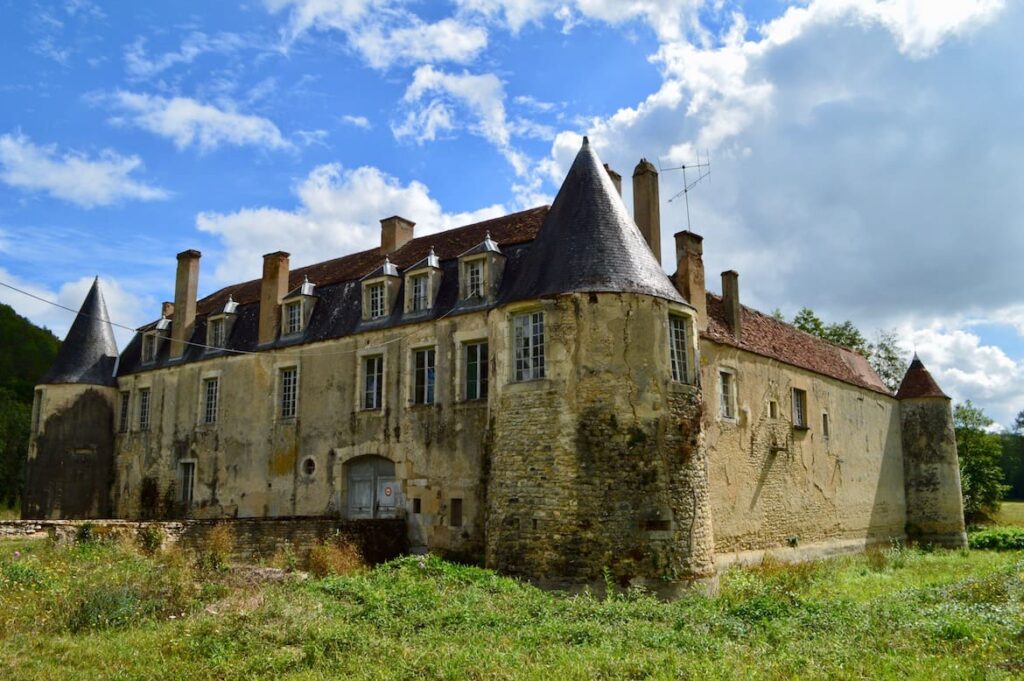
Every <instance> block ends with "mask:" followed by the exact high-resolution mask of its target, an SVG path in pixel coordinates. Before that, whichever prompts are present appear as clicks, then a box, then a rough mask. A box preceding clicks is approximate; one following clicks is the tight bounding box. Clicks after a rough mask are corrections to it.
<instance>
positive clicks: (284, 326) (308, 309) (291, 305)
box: [281, 278, 316, 336]
mask: <svg viewBox="0 0 1024 681" xmlns="http://www.w3.org/2000/svg"><path fill="white" fill-rule="evenodd" d="M315 288H316V287H315V286H313V284H311V283H310V281H309V279H306V278H303V281H302V284H301V285H300V286H299V287H298V288H296V289H295V290H294V291H292V292H291V293H289V294H288V295H287V296H285V297H284V300H282V301H281V335H282V336H294V335H296V334H299V333H302V332H303V331H305V330H306V325H307V324H308V323H309V317H310V315H311V314H312V312H313V304H314V303H315V302H316V296H315V295H314V291H315Z"/></svg>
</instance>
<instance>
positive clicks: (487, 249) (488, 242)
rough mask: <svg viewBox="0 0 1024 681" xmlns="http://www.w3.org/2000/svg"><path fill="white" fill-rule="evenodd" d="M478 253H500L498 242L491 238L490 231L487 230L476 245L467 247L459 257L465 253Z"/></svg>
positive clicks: (464, 255)
mask: <svg viewBox="0 0 1024 681" xmlns="http://www.w3.org/2000/svg"><path fill="white" fill-rule="evenodd" d="M480 253H496V254H498V255H501V249H500V248H498V243H497V242H496V241H495V240H494V239H492V238H491V233H490V232H487V235H486V236H485V237H484V240H483V241H481V242H480V243H478V244H477V245H476V246H474V247H473V248H471V249H469V250H468V251H466V252H465V253H463V254H462V255H460V256H459V257H460V258H464V257H466V256H467V255H479V254H480Z"/></svg>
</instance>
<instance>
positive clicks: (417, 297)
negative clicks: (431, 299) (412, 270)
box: [411, 274, 428, 312]
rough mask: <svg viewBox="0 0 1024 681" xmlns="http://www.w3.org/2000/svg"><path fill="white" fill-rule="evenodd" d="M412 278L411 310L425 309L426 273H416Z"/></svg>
mask: <svg viewBox="0 0 1024 681" xmlns="http://www.w3.org/2000/svg"><path fill="white" fill-rule="evenodd" d="M411 280H412V301H411V302H412V311H413V312H419V311H420V310H426V309H427V288H428V287H427V283H428V282H427V275H425V274H417V275H416V276H414V277H411Z"/></svg>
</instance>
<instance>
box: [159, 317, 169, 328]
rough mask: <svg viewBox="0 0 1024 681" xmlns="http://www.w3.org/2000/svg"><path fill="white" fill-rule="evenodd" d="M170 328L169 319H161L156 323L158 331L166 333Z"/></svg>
mask: <svg viewBox="0 0 1024 681" xmlns="http://www.w3.org/2000/svg"><path fill="white" fill-rule="evenodd" d="M169 328H171V320H170V319H168V318H167V317H160V321H158V322H157V323H156V330H157V331H166V330H167V329H169Z"/></svg>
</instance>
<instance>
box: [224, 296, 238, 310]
mask: <svg viewBox="0 0 1024 681" xmlns="http://www.w3.org/2000/svg"><path fill="white" fill-rule="evenodd" d="M237 311H238V303H236V302H235V299H234V298H232V297H231V296H230V295H229V296H228V302H226V303H224V314H237Z"/></svg>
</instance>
